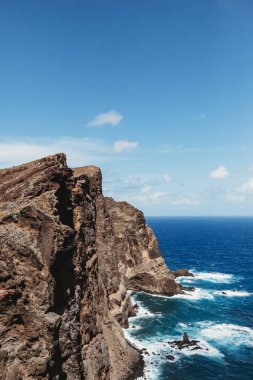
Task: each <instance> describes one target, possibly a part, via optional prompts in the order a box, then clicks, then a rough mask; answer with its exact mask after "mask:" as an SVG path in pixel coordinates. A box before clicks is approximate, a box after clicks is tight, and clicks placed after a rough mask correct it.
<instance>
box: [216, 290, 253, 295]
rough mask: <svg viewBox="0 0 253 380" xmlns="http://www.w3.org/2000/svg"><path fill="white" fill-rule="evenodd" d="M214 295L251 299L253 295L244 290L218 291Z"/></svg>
mask: <svg viewBox="0 0 253 380" xmlns="http://www.w3.org/2000/svg"><path fill="white" fill-rule="evenodd" d="M214 294H215V295H217V296H222V297H249V296H251V295H252V293H249V292H246V291H244V290H218V291H216V292H214Z"/></svg>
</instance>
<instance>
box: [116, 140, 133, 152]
mask: <svg viewBox="0 0 253 380" xmlns="http://www.w3.org/2000/svg"><path fill="white" fill-rule="evenodd" d="M138 145H139V143H138V141H128V140H118V141H115V142H114V143H113V150H114V152H115V153H121V152H124V151H128V152H129V151H132V150H135V149H136V148H137V146H138Z"/></svg>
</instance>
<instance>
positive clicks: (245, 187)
mask: <svg viewBox="0 0 253 380" xmlns="http://www.w3.org/2000/svg"><path fill="white" fill-rule="evenodd" d="M236 190H237V191H238V192H239V193H252V192H253V178H250V179H249V180H248V181H247V182H245V183H243V184H242V185H241V186H238V187H237V188H236Z"/></svg>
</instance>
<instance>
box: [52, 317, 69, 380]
mask: <svg viewBox="0 0 253 380" xmlns="http://www.w3.org/2000/svg"><path fill="white" fill-rule="evenodd" d="M59 334H60V324H59V326H57V327H56V328H55V331H54V336H53V341H54V351H53V355H52V359H51V361H50V363H52V366H50V364H49V366H48V374H49V378H50V379H51V380H66V379H67V375H66V373H65V372H64V371H63V369H62V365H63V359H62V355H61V348H60V344H59Z"/></svg>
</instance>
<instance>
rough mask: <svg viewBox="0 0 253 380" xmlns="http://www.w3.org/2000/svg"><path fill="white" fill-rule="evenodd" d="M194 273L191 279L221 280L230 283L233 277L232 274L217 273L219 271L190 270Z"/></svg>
mask: <svg viewBox="0 0 253 380" xmlns="http://www.w3.org/2000/svg"><path fill="white" fill-rule="evenodd" d="M191 272H192V273H193V275H194V277H193V279H195V280H202V281H209V282H222V283H230V282H232V281H234V279H235V277H234V275H232V274H227V273H219V272H196V271H191Z"/></svg>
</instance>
